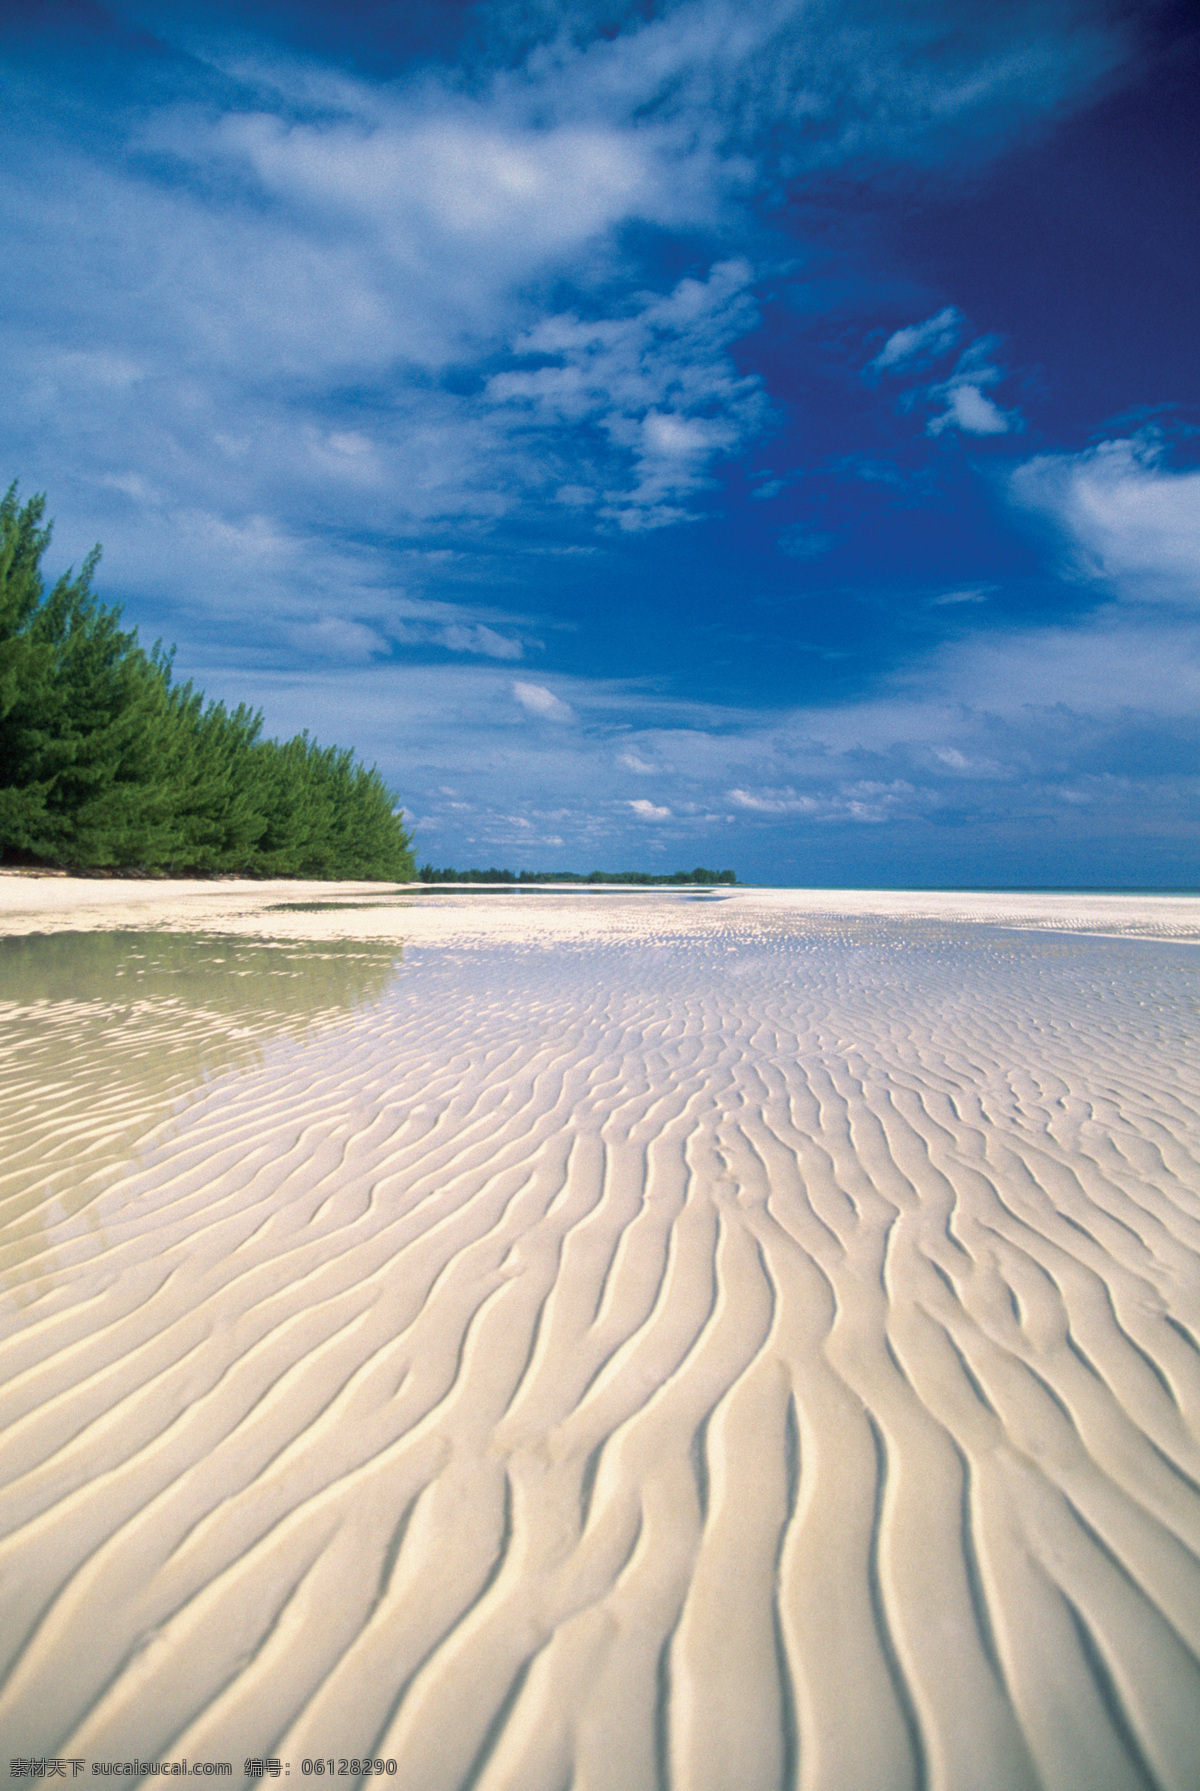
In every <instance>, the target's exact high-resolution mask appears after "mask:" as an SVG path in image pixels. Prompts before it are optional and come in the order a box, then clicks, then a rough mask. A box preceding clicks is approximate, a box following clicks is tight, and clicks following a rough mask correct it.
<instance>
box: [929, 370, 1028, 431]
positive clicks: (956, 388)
mask: <svg viewBox="0 0 1200 1791" xmlns="http://www.w3.org/2000/svg"><path fill="white" fill-rule="evenodd" d="M945 395H946V409H945V410H944V411H943V412H942V413H941V415H940V416H937V417H932V418H931V419H930V422H929V433H930V435H940V434H941V433H942V430H943V429H961V430H963V432H964V433H965V434H967V435H1004V434H1005V433H1006V432H1007V431H1008V430H1009V429H1010V428H1011V426H1012V419H1011V418H1010V417H1009V416H1008V414H1007V413H1006V412H1004V411H1002V410H1001V409H1000V406H999V405H998V404H994V403H993V402H992V400H991V399H990V398H989V397H988V396H987V394H986V393H985V392H981V391H980V389H979V387H978V386H977V385H974V384H972V382H971V381H970V380H964V381H963V382H962V383H961V384H952V385H949V386H947V387H946V388H945Z"/></svg>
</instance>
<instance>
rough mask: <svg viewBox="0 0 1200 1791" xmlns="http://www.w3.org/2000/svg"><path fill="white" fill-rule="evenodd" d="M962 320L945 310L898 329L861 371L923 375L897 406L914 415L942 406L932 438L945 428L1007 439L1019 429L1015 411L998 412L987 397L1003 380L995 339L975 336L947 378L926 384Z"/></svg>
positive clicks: (958, 337)
mask: <svg viewBox="0 0 1200 1791" xmlns="http://www.w3.org/2000/svg"><path fill="white" fill-rule="evenodd" d="M965 321H966V320H965V319H964V317H963V315H962V313H961V312H960V311H958V310H956V309H955V307H954V306H953V305H948V306H946V307H945V309H944V310H941V311H939V312H938V313H937V314H936V316H934V317H930V318H927V319H926V321H925V322H924V323H917V324H910V325H908V326H906V327H905V328H904V329H899V330H896V331H895V332H894V333H893V334H892V335H890V336H889V337H888V339H887V341H886V342H885V343H884V345H883V347H882V349H881V350H880V351H879V353H878V354H877V355H876V356H875V359H874V360H873V361H870V362H868V364H867V366H866V368H865V369H864V371H865V372H866V373H888V374H892V375H900V376H904V377H908V378H912V377H914V376H916V375H919V374H924V375H925V376H926V377H925V381H924V382H922V383H921V384H920V385H917V386H912V387H910V388H909V390H908V391H907V392H906V393H905V394H904V395H903V397H902V398H901V400H900V407H901V409H902V410H912V409H913V408H914V407H915V406H916V405H918V404H930V405H932V404H936V405H940V406H941V408H940V409H939V410H938V411H937V412H936V414H935V415H933V416H931V417H930V419H929V421H928V423H927V424H926V428H927V430H928V433H929V434H930V435H941V434H942V433H943V432H944V431H945V430H947V429H956V430H960V431H961V432H962V433H963V434H964V435H1005V434H1007V433H1008V432H1009V430H1012V429H1019V428H1020V427H1021V419H1020V416H1019V415H1018V413H1017V412H1016V411H1015V410H1007V411H1006V410H1002V409H1001V407H1000V406H999V405H998V404H997V403H996V401H995V400H994V399H993V398H990V397H989V396H988V394H987V389H986V388H987V387H989V386H994V385H997V384H998V383H999V382H1000V381H1001V380H1002V379H1003V378H1004V374H1003V372H1002V370H1001V369H1000V368H999V367H998V366H997V365H996V364H995V361H994V360H993V358H992V357H993V355H994V352H995V349H996V341H995V338H994V337H991V336H978V337H976V338H975V340H974V341H973V342H971V343H969V344H968V346H967V347H966V348H965V349H964V350H963V351H962V353H961V354H960V355H959V357H958V360H957V362H956V363H955V366H954V368H953V371H952V372H951V373H950V374H949V376H948V377H947V378H945V379H942V380H935V381H933V382H932V383H929V382H928V374H929V371H930V370H931V368H932V366H933V364H934V363H935V362H936V361H938V360H941V359H942V358H943V357H944V356H946V355H948V354H949V353H950V352H951V350H953V349H954V348H956V347H957V345H958V343H959V341H960V340H961V338H962V335H963V331H964V327H965Z"/></svg>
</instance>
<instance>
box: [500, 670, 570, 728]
mask: <svg viewBox="0 0 1200 1791" xmlns="http://www.w3.org/2000/svg"><path fill="white" fill-rule="evenodd" d="M512 693H513V695H514V696H515V697H516V699H517V701H518V703H520V705H521V707H522V709H525V710H527V711H528V713H529V714H530V715H539V716H541V718H542V719H543V721H574V719H575V711H574V710H573V709H572V708H571V706H570V704H569V703H564V702H563V700H562V698H561V697H556V696H555V694H554V692H553V691H552V690H547V689H546V686H545V685H544V684H525V683H522V682H521V681H520V680H518V681H517V682H515V683H514V684H513V687H512Z"/></svg>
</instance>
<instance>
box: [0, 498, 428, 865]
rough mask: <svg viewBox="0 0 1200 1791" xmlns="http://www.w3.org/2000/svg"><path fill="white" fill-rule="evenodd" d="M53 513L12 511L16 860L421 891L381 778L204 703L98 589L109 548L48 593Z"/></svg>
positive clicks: (2, 713)
mask: <svg viewBox="0 0 1200 1791" xmlns="http://www.w3.org/2000/svg"><path fill="white" fill-rule="evenodd" d="M44 512H45V499H44V498H41V497H35V498H32V499H31V500H30V501H29V502H28V503H27V504H25V505H24V507H20V506H19V505H18V503H17V492H16V486H15V485H13V486H11V487H10V488H9V490H8V492H7V494H6V496H5V497H4V498H3V500H2V501H0V850H2V851H3V853H4V855H5V856H6V857H9V858H13V857H21V858H32V859H41V860H49V861H50V862H52V863H55V864H66V865H73V866H78V867H100V866H111V867H137V868H138V869H141V870H147V871H149V870H162V871H176V872H178V871H242V872H247V873H250V874H253V875H259V876H299V877H363V878H371V877H387V878H392V879H395V880H396V881H401V880H405V879H408V878H410V877H411V876H412V875H413V870H414V863H413V857H412V853H411V851H410V850H409V836H408V834H407V833H406V832H405V829H404V826H403V824H402V820H401V817H400V816H399V814H398V813H397V812H396V802H395V797H394V796H393V794H392V792H391V791H390V790H389V789H388V788H387V786H386V785H385V784H384V782H383V779H382V778H381V777H380V775H379V773H378V772H377V771H375V770H374V769H370V770H368V769H367V768H366V767H365V766H363V765H360V764H358V763H357V762H356V760H355V757H354V754H353V753H352V752H348V751H344V750H342V749H341V748H339V747H322V746H318V745H317V743H316V742H315V741H313V740H310V739H309V737H308V735H307V733H305V734H302V735H299V736H298V737H297V738H296V739H294V740H289V741H286V742H285V743H283V744H280V743H279V742H278V741H275V740H263V739H262V738H261V734H262V716H261V715H260V714H258V713H257V712H255V711H252V710H250V709H248V708H246V707H245V705H244V704H243V705H239V707H238V708H236V709H234V710H232V711H230V710H227V709H226V707H225V705H224V704H223V703H207V704H206V703H205V700H204V697H203V695H202V694H201V693H200V692H199V691H196V690H194V689H193V687H192V685H191V684H190V683H187V684H175V683H174V682H173V680H172V665H171V655H170V654H167V653H164V652H163V651H162V650H161V648H159V647H155V648H154V650H153V651H152V652H150V653H147V652H145V651H144V650H143V648H142V647H140V646H139V645H138V640H137V634H136V631H132V632H131V631H127V630H124V629H122V627H121V625H120V623H121V615H120V610H119V609H116V608H114V607H111V606H109V605H106V604H104V603H101V602H100V601H99V599H98V598H97V597H96V596H95V595H94V593H93V591H92V589H91V579H92V574H93V572H94V570H95V567H96V563H97V561H98V560H99V557H100V550H99V548H97V549H95V550H94V551H93V552H92V553H91V554H89V555H88V558H87V559H86V560H85V562H84V564H83V567H82V569H81V570H80V572H79V574H78V575H77V576H76V575H73V574H72V573H70V572H68V573H66V574H65V575H64V576H63V577H62V578H60V579H59V581H58V583H57V584H56V585H54V587H53V588H52V589H51V590H50V591H49V592H47V591H46V589H45V587H44V584H43V582H42V577H41V572H40V565H41V559H42V555H43V554H44V553H45V551H46V547H47V546H48V544H49V540H50V528H49V526H48V525H46V526H43V522H42V518H43V515H44Z"/></svg>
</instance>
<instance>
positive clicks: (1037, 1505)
mask: <svg viewBox="0 0 1200 1791" xmlns="http://www.w3.org/2000/svg"><path fill="white" fill-rule="evenodd" d="M0 1064H2V1066H3V1076H2V1080H0V1164H2V1168H0V1331H2V1336H0V1383H2V1391H0V1425H2V1426H3V1428H2V1430H0V1586H2V1588H3V1590H2V1592H0V1739H2V1743H3V1748H4V1751H5V1754H6V1756H7V1757H18V1756H23V1757H47V1756H53V1757H62V1758H79V1759H83V1760H86V1761H88V1762H92V1763H95V1762H108V1761H128V1760H135V1761H142V1762H157V1761H168V1760H176V1759H186V1760H188V1761H189V1762H193V1763H194V1762H198V1761H230V1762H232V1763H233V1774H232V1776H233V1779H234V1781H235V1782H237V1783H241V1782H242V1780H243V1776H244V1762H245V1760H246V1759H247V1758H254V1757H260V1758H263V1757H276V1758H278V1759H279V1760H280V1761H281V1762H282V1763H283V1765H284V1766H286V1767H287V1768H289V1769H290V1776H291V1777H292V1778H294V1779H295V1778H299V1777H301V1776H306V1771H305V1765H304V1763H305V1762H310V1763H311V1762H312V1761H314V1760H322V1761H328V1760H330V1759H333V1760H334V1761H340V1760H341V1759H346V1760H347V1761H348V1762H349V1763H350V1764H349V1765H348V1768H347V1775H346V1776H348V1777H353V1776H355V1773H354V1770H353V1769H354V1767H355V1766H356V1765H359V1764H360V1763H361V1761H362V1760H363V1759H378V1760H381V1761H385V1762H386V1761H394V1762H395V1768H394V1772H392V1773H391V1776H392V1778H393V1782H394V1783H395V1784H396V1785H397V1786H403V1787H407V1788H409V1791H467V1788H472V1791H475V1788H479V1791H501V1788H505V1791H564V1788H566V1787H571V1788H572V1791H660V1788H667V1787H669V1788H671V1791H760V1788H761V1791H767V1788H775V1787H800V1788H802V1791H908V1788H912V1791H917V1788H919V1787H930V1788H932V1791H1009V1788H1012V1791H1016V1788H1018V1787H1021V1788H1025V1787H1028V1788H1029V1791H1034V1788H1036V1787H1041V1788H1043V1791H1123V1788H1125V1787H1129V1788H1130V1791H1132V1788H1134V1787H1163V1788H1167V1791H1196V1788H1197V1786H1198V1785H1200V1767H1198V1764H1197V1763H1198V1762H1200V898H1193V897H1182V896H1181V897H1170V896H1163V897H1142V896H1117V895H1079V896H1054V895H1035V894H1028V895H1007V894H997V895H955V894H937V893H914V894H903V893H896V892H870V891H754V890H736V891H731V892H724V891H722V892H720V893H715V892H714V893H707V892H691V891H683V892H674V891H672V892H670V893H667V892H663V891H640V892H636V893H633V892H630V893H620V892H611V891H605V892H603V893H593V892H587V891H573V890H572V891H564V890H561V889H560V890H550V891H541V892H539V891H533V890H519V891H513V892H496V893H483V892H475V893H472V892H469V891H446V892H442V891H438V892H436V893H429V892H422V891H419V890H415V889H405V888H400V889H395V890H389V889H386V888H381V887H380V886H379V885H373V884H362V885H316V884H311V883H305V884H288V885H281V884H275V885H271V884H236V883H232V882H230V883H220V884H217V883H211V882H210V883H197V884H187V885H184V884H168V883H162V884H156V885H151V884H131V883H117V882H111V883H110V882H94V883H93V882H81V881H80V880H77V879H63V878H45V879H43V878H31V877H15V876H14V877H9V876H4V877H0ZM88 1770H89V1772H90V1767H89V1769H88ZM326 1770H327V1769H326ZM126 1782H129V1780H128V1778H127V1780H126Z"/></svg>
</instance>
